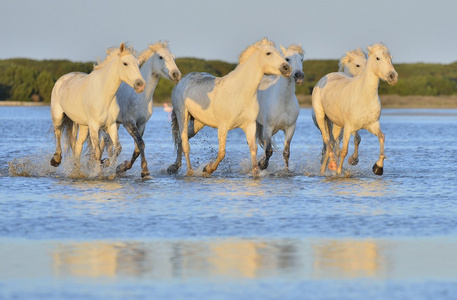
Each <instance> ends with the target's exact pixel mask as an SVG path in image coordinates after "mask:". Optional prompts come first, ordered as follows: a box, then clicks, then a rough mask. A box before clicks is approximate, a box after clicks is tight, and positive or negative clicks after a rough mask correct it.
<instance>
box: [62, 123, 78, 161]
mask: <svg viewBox="0 0 457 300" xmlns="http://www.w3.org/2000/svg"><path fill="white" fill-rule="evenodd" d="M60 130H61V131H62V140H63V141H64V149H65V151H66V152H69V151H70V149H71V150H72V151H74V149H75V144H76V135H77V134H78V125H77V124H76V123H75V122H73V121H72V120H71V119H70V118H69V117H68V116H67V115H66V114H64V117H63V119H62V124H61V125H60Z"/></svg>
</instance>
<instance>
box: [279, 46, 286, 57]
mask: <svg viewBox="0 0 457 300" xmlns="http://www.w3.org/2000/svg"><path fill="white" fill-rule="evenodd" d="M279 47H281V51H282V54H283V55H284V56H285V55H286V51H287V49H286V48H284V47H283V46H282V45H279Z"/></svg>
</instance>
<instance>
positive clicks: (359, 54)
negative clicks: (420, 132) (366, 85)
mask: <svg viewBox="0 0 457 300" xmlns="http://www.w3.org/2000/svg"><path fill="white" fill-rule="evenodd" d="M366 63H367V57H366V54H365V52H363V51H362V50H361V49H360V48H358V49H357V50H352V51H350V52H347V51H346V55H345V56H343V57H342V58H341V59H340V61H339V62H338V66H339V69H338V72H343V73H345V74H346V75H349V76H352V77H354V76H357V75H359V74H360V73H361V72H362V71H363V68H365V65H366ZM311 114H312V118H313V121H314V125H316V127H317V128H318V129H319V126H318V125H317V121H316V114H315V113H314V109H312V110H311ZM327 125H328V126H329V131H330V129H332V134H331V135H330V140H331V142H332V143H333V145H334V147H335V153H336V154H337V155H338V154H339V147H340V146H339V145H340V141H341V139H342V137H343V135H342V132H341V130H337V132H336V133H334V132H333V126H332V124H331V122H330V121H329V120H327ZM335 134H339V135H337V136H335ZM352 135H353V136H354V152H353V153H352V155H351V156H350V157H349V158H348V163H349V164H350V165H353V166H355V165H357V164H358V163H359V158H358V156H359V154H358V153H359V152H358V150H359V144H360V142H361V141H362V138H361V137H360V135H359V133H358V132H357V131H355V132H353V133H352ZM325 149H326V148H325V144H324V145H323V147H322V159H324V154H325Z"/></svg>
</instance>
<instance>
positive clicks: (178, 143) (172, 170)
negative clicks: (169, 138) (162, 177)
mask: <svg viewBox="0 0 457 300" xmlns="http://www.w3.org/2000/svg"><path fill="white" fill-rule="evenodd" d="M171 131H172V135H173V142H174V145H175V148H176V161H175V162H174V163H173V164H172V165H170V166H169V167H168V168H167V173H168V174H176V173H178V170H179V168H180V167H181V165H182V152H183V151H182V140H181V135H180V133H179V122H178V117H177V115H176V111H175V110H174V109H173V111H172V113H171Z"/></svg>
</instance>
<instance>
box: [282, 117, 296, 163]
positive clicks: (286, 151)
mask: <svg viewBox="0 0 457 300" xmlns="http://www.w3.org/2000/svg"><path fill="white" fill-rule="evenodd" d="M295 126H296V124H294V125H292V126H289V127H288V128H287V129H286V130H285V131H284V151H283V157H284V166H285V170H286V171H289V158H290V142H291V141H292V138H293V136H294V133H295Z"/></svg>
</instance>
